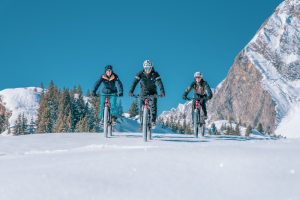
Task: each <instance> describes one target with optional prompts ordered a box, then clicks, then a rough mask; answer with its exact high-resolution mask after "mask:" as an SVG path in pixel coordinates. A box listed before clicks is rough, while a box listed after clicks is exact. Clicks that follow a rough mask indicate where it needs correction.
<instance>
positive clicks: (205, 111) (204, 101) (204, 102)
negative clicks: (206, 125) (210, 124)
mask: <svg viewBox="0 0 300 200" xmlns="http://www.w3.org/2000/svg"><path fill="white" fill-rule="evenodd" d="M200 98H201V99H200V106H201V109H202V111H203V113H204V116H205V117H207V110H206V99H205V98H204V97H203V98H202V97H200ZM195 102H196V101H195V100H193V109H192V120H193V122H194V110H195V108H196V105H195Z"/></svg>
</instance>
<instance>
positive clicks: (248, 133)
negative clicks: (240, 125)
mask: <svg viewBox="0 0 300 200" xmlns="http://www.w3.org/2000/svg"><path fill="white" fill-rule="evenodd" d="M251 133H252V126H251V125H249V126H247V129H246V135H245V136H246V137H249V136H250V134H251Z"/></svg>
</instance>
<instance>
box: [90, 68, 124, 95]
mask: <svg viewBox="0 0 300 200" xmlns="http://www.w3.org/2000/svg"><path fill="white" fill-rule="evenodd" d="M101 83H103V84H104V87H103V89H102V93H103V94H118V93H119V94H120V93H123V84H122V82H121V81H120V79H119V77H118V76H117V75H116V74H115V73H112V75H111V76H110V77H108V76H107V75H106V74H103V75H102V76H101V77H100V78H99V79H98V80H97V82H96V83H95V86H94V90H93V95H94V96H95V95H96V93H97V90H98V88H99V86H100V85H101Z"/></svg>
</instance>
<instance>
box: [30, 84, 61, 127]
mask: <svg viewBox="0 0 300 200" xmlns="http://www.w3.org/2000/svg"><path fill="white" fill-rule="evenodd" d="M59 96H60V95H59V90H58V89H57V87H56V86H55V85H54V82H53V81H51V82H50V84H49V88H48V91H46V92H42V94H41V99H40V107H39V109H38V119H37V122H36V124H37V132H38V133H53V132H54V131H55V126H56V121H57V112H58V98H59Z"/></svg>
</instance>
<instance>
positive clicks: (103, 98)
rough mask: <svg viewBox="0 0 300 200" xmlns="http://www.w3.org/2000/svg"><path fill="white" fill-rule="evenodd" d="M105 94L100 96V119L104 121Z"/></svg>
mask: <svg viewBox="0 0 300 200" xmlns="http://www.w3.org/2000/svg"><path fill="white" fill-rule="evenodd" d="M105 97H106V96H105V95H101V97H100V112H99V119H100V120H101V121H102V119H103V111H104V104H105Z"/></svg>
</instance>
